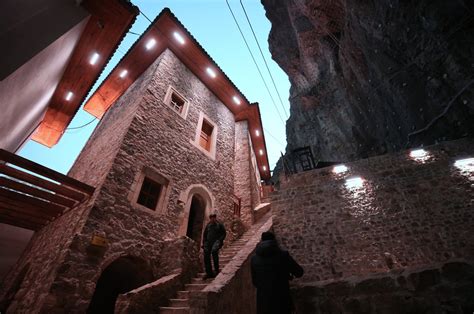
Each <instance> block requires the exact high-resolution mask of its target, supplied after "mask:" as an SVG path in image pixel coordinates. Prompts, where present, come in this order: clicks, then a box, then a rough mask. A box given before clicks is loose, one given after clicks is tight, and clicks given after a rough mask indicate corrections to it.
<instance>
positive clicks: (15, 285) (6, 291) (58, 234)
mask: <svg viewBox="0 0 474 314" xmlns="http://www.w3.org/2000/svg"><path fill="white" fill-rule="evenodd" d="M90 204H91V203H90V202H88V203H85V204H82V205H81V206H79V207H76V208H73V209H72V210H70V211H69V212H67V213H66V214H64V215H62V216H61V217H59V218H57V219H56V220H54V221H53V222H52V223H50V224H48V225H46V226H45V227H43V228H42V229H41V230H39V231H37V232H35V234H34V235H33V237H32V239H31V240H30V242H29V243H28V246H27V247H26V249H25V251H24V253H23V254H22V256H21V257H20V258H19V259H18V261H17V262H16V264H15V265H14V267H13V268H12V269H11V270H10V272H9V273H8V275H7V276H5V278H4V280H3V282H2V285H1V290H0V300H1V303H0V310H1V311H2V312H4V311H6V309H7V308H8V313H37V312H39V311H40V309H41V308H40V306H39V305H41V304H42V303H43V302H45V299H46V296H47V291H49V289H50V286H51V284H52V283H53V281H54V278H55V277H56V274H57V271H58V268H59V266H60V263H61V261H63V260H64V258H65V255H66V254H67V251H68V248H69V245H70V244H71V241H72V239H73V237H74V233H75V232H77V231H78V228H79V224H80V217H81V215H80V214H81V213H83V212H84V211H85V210H86V209H87V207H88V206H90Z"/></svg>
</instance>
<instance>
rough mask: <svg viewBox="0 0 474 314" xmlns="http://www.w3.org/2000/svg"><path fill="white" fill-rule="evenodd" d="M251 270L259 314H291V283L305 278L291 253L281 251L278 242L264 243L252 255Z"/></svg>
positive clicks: (268, 241)
mask: <svg viewBox="0 0 474 314" xmlns="http://www.w3.org/2000/svg"><path fill="white" fill-rule="evenodd" d="M251 271H252V282H253V285H254V286H255V287H256V288H257V313H258V314H267V313H268V314H270V313H271V314H287V313H291V309H292V302H291V297H290V285H289V280H290V279H292V278H293V277H301V276H303V268H301V266H300V265H298V263H297V262H295V260H294V259H293V258H292V257H291V256H290V254H289V253H288V252H287V251H284V250H281V249H280V248H279V247H278V244H277V242H276V241H275V240H267V241H261V242H260V243H259V244H258V245H257V249H256V254H255V255H254V256H252V260H251Z"/></svg>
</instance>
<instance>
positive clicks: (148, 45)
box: [145, 38, 156, 50]
mask: <svg viewBox="0 0 474 314" xmlns="http://www.w3.org/2000/svg"><path fill="white" fill-rule="evenodd" d="M155 45H156V39H154V38H151V39H150V40H148V41H147V43H146V44H145V48H146V49H147V50H150V49H151V48H153V47H155Z"/></svg>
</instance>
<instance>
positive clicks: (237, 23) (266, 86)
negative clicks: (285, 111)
mask: <svg viewBox="0 0 474 314" xmlns="http://www.w3.org/2000/svg"><path fill="white" fill-rule="evenodd" d="M225 2H226V3H227V7H228V8H229V11H230V13H231V14H232V17H233V18H234V22H235V24H236V25H237V28H238V29H239V32H240V35H241V36H242V39H243V40H244V42H245V45H246V46H247V49H248V51H249V53H250V56H251V57H252V60H253V63H254V64H255V67H256V68H257V70H258V74H260V77H261V78H262V81H263V84H264V85H265V88H266V89H267V92H268V95H270V98H271V100H272V103H273V106H274V107H275V109H276V111H277V113H278V116H279V117H280V120H281V122H282V123H283V124H285V121H283V118H282V117H281V113H280V110H278V106H277V105H276V103H275V100H274V99H273V96H272V93H270V89H269V88H268V85H267V83H266V82H265V79H264V78H263V75H262V72H261V71H260V68H259V67H258V64H257V61H255V57H254V56H253V53H252V50H251V49H250V47H249V44H248V43H247V40H246V39H245V36H244V33H243V32H242V29H241V28H240V25H239V22H237V19H236V18H235V15H234V11H232V8H231V7H230V5H229V1H228V0H226V1H225Z"/></svg>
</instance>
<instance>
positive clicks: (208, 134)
mask: <svg viewBox="0 0 474 314" xmlns="http://www.w3.org/2000/svg"><path fill="white" fill-rule="evenodd" d="M217 131H218V128H217V125H216V124H215V123H214V122H212V120H211V119H209V117H207V116H206V115H205V114H204V113H203V112H201V113H200V114H199V120H198V124H197V128H196V135H195V138H194V141H193V140H191V143H192V144H193V145H194V146H196V147H197V148H198V149H199V150H200V151H201V152H202V153H204V154H205V155H206V156H208V157H210V158H211V159H216V142H217V133H218V132H217Z"/></svg>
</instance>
